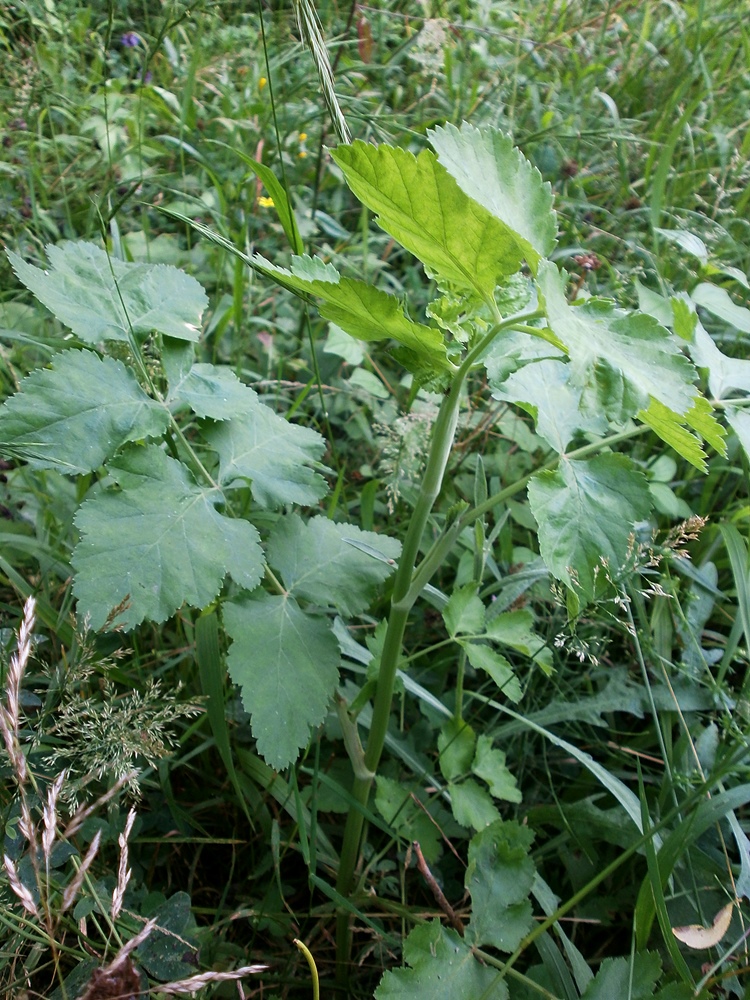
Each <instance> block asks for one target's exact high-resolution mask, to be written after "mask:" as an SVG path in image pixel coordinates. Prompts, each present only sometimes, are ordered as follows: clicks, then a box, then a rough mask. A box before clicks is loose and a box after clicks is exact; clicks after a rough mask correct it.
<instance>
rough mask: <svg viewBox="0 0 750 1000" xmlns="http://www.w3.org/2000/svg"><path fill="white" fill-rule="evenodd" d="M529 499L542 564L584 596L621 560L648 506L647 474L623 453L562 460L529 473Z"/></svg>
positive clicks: (624, 559) (614, 572) (591, 594)
mask: <svg viewBox="0 0 750 1000" xmlns="http://www.w3.org/2000/svg"><path fill="white" fill-rule="evenodd" d="M529 504H530V506H531V511H532V513H533V515H534V517H535V518H536V521H537V523H538V525H539V546H540V549H541V553H542V557H543V558H544V561H545V563H546V564H547V566H548V567H549V569H550V571H551V572H552V574H553V575H554V576H556V577H557V578H558V580H564V581H565V582H566V583H567V584H568V586H570V587H571V588H572V589H573V590H575V591H576V592H577V593H579V594H580V595H582V596H583V597H584V598H585V599H587V600H591V599H593V597H594V596H595V594H596V592H597V588H598V583H599V582H601V583H602V584H603V583H605V581H606V578H607V576H610V577H616V576H617V574H618V573H619V571H620V570H621V568H622V567H623V566H624V565H625V563H626V562H627V559H628V556H629V555H630V553H631V549H632V534H633V530H634V526H635V524H636V523H637V522H638V521H642V520H644V518H646V517H648V515H649V512H650V510H651V498H650V495H649V492H648V484H647V482H646V479H645V477H644V476H643V475H641V473H640V472H636V471H635V469H634V468H633V466H632V464H631V463H630V461H629V460H628V459H627V458H626V457H625V456H623V455H597V456H596V457H595V458H592V459H590V460H589V461H578V462H571V461H568V460H567V459H563V460H562V461H561V462H560V465H559V467H558V468H557V469H555V470H554V471H547V472H541V473H538V474H537V475H535V476H534V477H533V478H532V480H531V482H530V483H529Z"/></svg>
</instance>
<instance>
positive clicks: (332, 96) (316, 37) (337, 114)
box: [294, 0, 352, 142]
mask: <svg viewBox="0 0 750 1000" xmlns="http://www.w3.org/2000/svg"><path fill="white" fill-rule="evenodd" d="M294 13H295V14H296V16H297V27H298V29H299V33H300V36H301V38H302V40H303V41H304V43H305V45H307V47H308V49H309V50H310V53H311V54H312V57H313V61H314V62H315V68H316V70H317V71H318V79H319V80H320V86H321V90H322V91H323V100H324V101H325V103H326V107H327V108H328V113H329V115H330V116H331V122H332V123H333V129H334V131H335V133H336V136H337V138H338V140H339V142H351V141H352V136H351V132H350V131H349V126H348V125H347V124H346V121H345V120H344V115H343V113H342V111H341V107H340V106H339V102H338V98H337V97H336V88H335V85H334V80H333V70H332V69H331V62H330V60H329V58H328V50H327V49H326V43H325V40H324V38H323V29H322V27H321V24H320V19H319V18H318V12H317V11H316V9H315V5H314V4H313V3H312V0H294Z"/></svg>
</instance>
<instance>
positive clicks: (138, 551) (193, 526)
mask: <svg viewBox="0 0 750 1000" xmlns="http://www.w3.org/2000/svg"><path fill="white" fill-rule="evenodd" d="M109 472H110V475H111V476H112V479H113V480H114V481H115V483H117V484H118V485H119V486H120V487H121V488H120V489H119V490H117V489H108V490H102V491H101V492H99V493H97V494H96V495H94V496H93V497H92V498H91V499H89V500H86V501H85V503H84V504H83V505H82V506H81V507H80V509H79V511H78V514H77V515H76V518H75V523H76V526H77V527H78V530H79V531H80V533H81V540H80V541H79V543H78V545H76V548H75V551H74V552H73V560H72V561H73V566H74V568H75V570H76V577H75V582H74V584H73V593H74V595H75V596H76V598H77V599H78V610H79V614H80V616H81V617H84V616H86V615H87V616H89V618H90V623H91V627H92V628H93V629H99V628H102V626H103V625H104V624H105V622H106V621H107V618H108V616H109V614H110V612H111V611H112V609H113V608H115V607H117V606H118V605H120V604H121V603H122V602H124V601H125V600H126V599H127V607H126V608H125V609H124V611H123V612H122V614H121V615H120V616H118V619H117V624H120V625H124V626H125V627H126V628H128V629H130V628H134V627H135V626H136V625H138V624H140V622H142V621H145V620H149V621H154V622H163V621H166V619H167V618H169V617H170V616H171V615H173V614H174V612H175V611H177V609H178V608H180V607H181V606H182V605H183V604H189V605H191V606H192V607H196V608H203V607H205V606H206V605H207V604H208V603H209V602H210V601H212V600H213V599H214V598H215V597H216V595H217V594H218V592H219V589H220V588H221V584H222V581H223V579H224V577H225V576H226V574H227V573H229V574H230V575H231V576H232V577H233V579H234V580H235V581H236V582H237V583H239V584H240V585H241V586H243V587H247V588H248V589H251V588H253V587H256V586H257V585H258V583H259V582H260V579H261V576H262V574H263V553H262V550H261V547H260V540H259V537H258V532H257V531H256V530H255V528H254V527H253V526H252V525H251V524H250V523H249V522H247V521H242V520H233V519H230V518H228V517H225V516H224V515H222V514H220V513H219V512H218V511H217V510H216V505H217V504H218V503H220V502H221V501H222V500H223V498H222V495H221V493H220V492H219V491H218V490H216V489H215V488H209V487H201V486H198V485H197V484H196V483H195V482H194V481H193V480H192V479H191V478H190V475H189V473H188V471H187V469H186V468H185V467H184V466H183V465H182V463H180V462H177V461H175V460H174V459H172V458H169V457H167V455H165V453H164V452H163V451H162V450H161V449H160V448H157V447H156V446H155V445H150V446H149V447H147V448H136V447H131V448H130V449H129V450H128V451H127V452H125V453H124V454H123V455H122V456H120V457H119V458H118V459H116V460H115V461H114V462H112V463H111V464H110V466H109Z"/></svg>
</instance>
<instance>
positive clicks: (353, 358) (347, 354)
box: [323, 323, 365, 365]
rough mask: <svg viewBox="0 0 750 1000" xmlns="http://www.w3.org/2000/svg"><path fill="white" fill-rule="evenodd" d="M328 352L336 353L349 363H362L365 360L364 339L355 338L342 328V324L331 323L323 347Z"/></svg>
mask: <svg viewBox="0 0 750 1000" xmlns="http://www.w3.org/2000/svg"><path fill="white" fill-rule="evenodd" d="M323 351H324V352H325V353H326V354H335V355H336V357H338V358H341V359H342V360H343V361H345V362H346V363H347V364H348V365H361V364H362V362H363V361H364V360H365V350H364V347H363V346H362V341H360V340H355V339H354V337H350V336H349V334H348V333H347V332H346V331H345V330H342V329H341V327H340V326H337V325H336V324H335V323H331V324H330V325H329V327H328V336H327V337H326V342H325V345H324V347H323Z"/></svg>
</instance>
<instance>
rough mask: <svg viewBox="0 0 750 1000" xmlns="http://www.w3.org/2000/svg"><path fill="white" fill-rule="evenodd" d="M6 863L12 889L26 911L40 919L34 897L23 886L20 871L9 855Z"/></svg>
mask: <svg viewBox="0 0 750 1000" xmlns="http://www.w3.org/2000/svg"><path fill="white" fill-rule="evenodd" d="M4 862H5V870H6V872H7V873H8V883H9V884H10V887H11V889H12V890H13V892H14V893H15V894H16V896H18V898H19V899H20V900H21V902H22V903H23V905H24V909H26V910H27V911H28V912H29V913H30V914H31V915H32V916H34V917H38V916H39V910H38V909H37V905H36V903H35V902H34V897H33V896H32V895H31V892H30V891H29V889H28V888H27V887H26V886H25V885H24V884H23V882H22V881H21V879H20V878H19V877H18V871H17V869H16V866H15V865H14V863H13V861H12V860H11V859H10V858H9V857H8V855H7V854H6V855H5V858H4Z"/></svg>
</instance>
